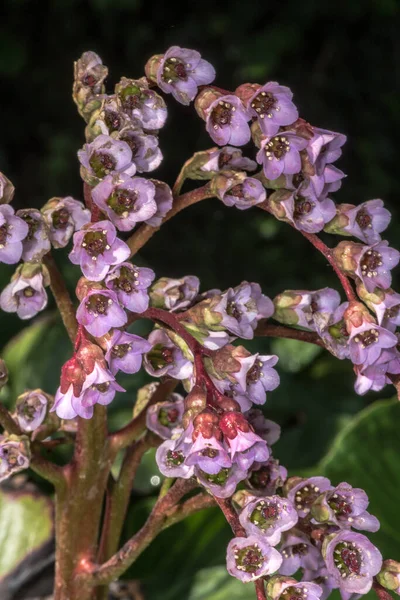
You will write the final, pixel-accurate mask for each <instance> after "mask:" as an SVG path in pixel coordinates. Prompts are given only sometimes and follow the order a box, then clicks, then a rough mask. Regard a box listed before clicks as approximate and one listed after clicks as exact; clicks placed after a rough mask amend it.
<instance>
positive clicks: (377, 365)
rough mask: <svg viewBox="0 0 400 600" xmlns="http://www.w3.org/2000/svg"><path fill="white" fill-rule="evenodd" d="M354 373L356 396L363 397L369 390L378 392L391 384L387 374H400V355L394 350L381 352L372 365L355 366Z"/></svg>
mask: <svg viewBox="0 0 400 600" xmlns="http://www.w3.org/2000/svg"><path fill="white" fill-rule="evenodd" d="M354 371H355V373H356V375H357V380H356V383H355V386H354V387H355V390H356V392H357V394H359V395H360V396H363V395H364V394H366V393H367V392H369V391H370V390H372V391H374V392H379V391H380V390H381V389H383V388H384V387H385V385H386V384H387V383H392V382H391V380H390V379H389V378H388V377H387V375H388V373H390V374H399V373H400V353H399V352H398V350H397V349H396V348H390V349H389V350H382V352H381V354H380V356H379V358H378V359H377V360H376V361H375V362H374V363H373V364H372V365H367V366H364V365H363V364H361V365H355V367H354Z"/></svg>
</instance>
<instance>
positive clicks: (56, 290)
mask: <svg viewBox="0 0 400 600" xmlns="http://www.w3.org/2000/svg"><path fill="white" fill-rule="evenodd" d="M43 262H44V264H45V265H46V267H47V269H48V271H49V274H50V288H51V291H52V292H53V296H54V299H55V301H56V304H57V307H58V310H59V312H60V315H61V318H62V320H63V323H64V326H65V329H66V330H67V332H68V335H69V337H70V340H71V342H72V343H74V342H75V337H76V333H77V331H78V323H77V321H76V316H75V308H74V305H73V303H72V300H71V297H70V295H69V292H68V290H67V286H66V285H65V282H64V279H63V277H62V275H61V273H60V271H59V270H58V267H57V265H56V263H55V261H54V258H53V257H52V255H51V254H50V253H48V254H46V255H45V256H44V257H43Z"/></svg>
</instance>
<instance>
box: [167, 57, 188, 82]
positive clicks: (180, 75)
mask: <svg viewBox="0 0 400 600" xmlns="http://www.w3.org/2000/svg"><path fill="white" fill-rule="evenodd" d="M162 78H163V80H164V81H165V82H166V83H174V82H175V81H178V80H181V81H186V80H187V72H186V65H185V64H184V63H183V62H182V61H181V60H179V58H174V57H172V58H167V60H166V61H165V63H164V68H163V73H162Z"/></svg>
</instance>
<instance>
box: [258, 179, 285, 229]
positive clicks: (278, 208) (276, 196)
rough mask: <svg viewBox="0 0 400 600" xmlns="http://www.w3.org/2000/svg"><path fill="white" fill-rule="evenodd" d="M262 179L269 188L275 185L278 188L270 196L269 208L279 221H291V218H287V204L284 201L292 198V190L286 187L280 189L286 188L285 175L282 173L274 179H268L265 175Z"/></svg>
mask: <svg viewBox="0 0 400 600" xmlns="http://www.w3.org/2000/svg"><path fill="white" fill-rule="evenodd" d="M262 180H263V183H264V185H266V186H267V187H268V188H270V187H273V188H274V189H275V190H276V191H275V192H273V193H272V194H271V195H270V196H269V198H268V207H269V210H270V211H271V213H272V214H273V215H274V217H275V218H276V219H278V220H279V221H285V222H286V223H289V222H290V221H289V219H287V218H286V214H287V213H286V209H285V205H284V204H282V203H283V202H284V201H285V200H288V199H289V198H290V196H291V195H292V192H291V191H290V190H286V189H279V188H284V187H285V185H286V181H284V175H281V176H280V177H278V179H274V180H273V181H271V180H269V179H267V178H266V177H263V178H262Z"/></svg>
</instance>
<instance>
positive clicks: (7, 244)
mask: <svg viewBox="0 0 400 600" xmlns="http://www.w3.org/2000/svg"><path fill="white" fill-rule="evenodd" d="M28 233H29V227H28V225H27V223H25V221H23V220H22V219H20V218H19V217H16V216H15V215H14V209H13V208H12V207H11V206H9V205H8V204H2V205H0V262H2V263H5V264H6V265H12V264H14V263H17V262H18V261H19V260H20V258H21V256H22V252H23V245H22V240H24V239H25V238H26V236H27V235H28Z"/></svg>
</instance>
